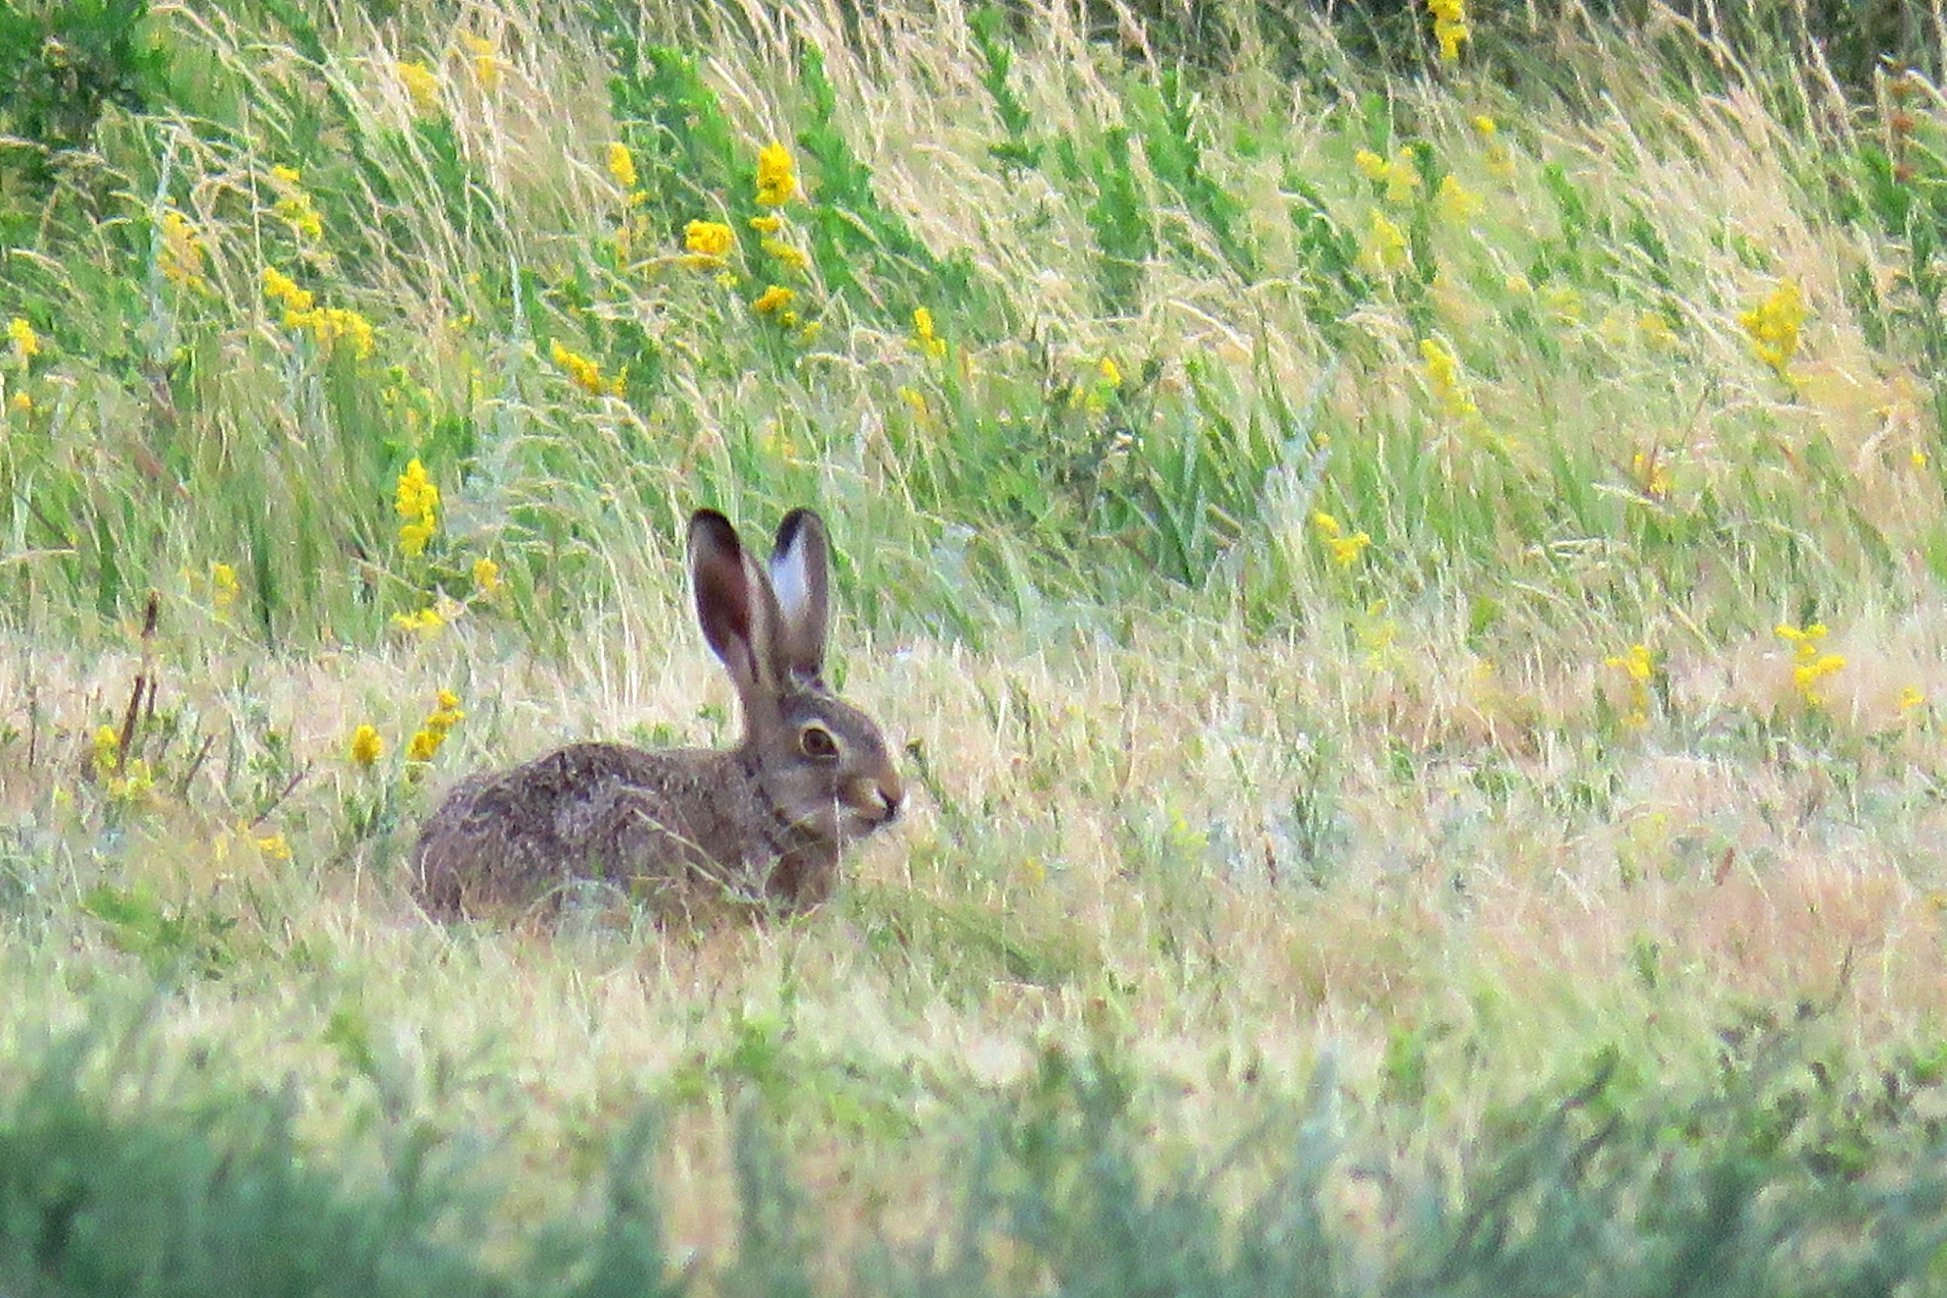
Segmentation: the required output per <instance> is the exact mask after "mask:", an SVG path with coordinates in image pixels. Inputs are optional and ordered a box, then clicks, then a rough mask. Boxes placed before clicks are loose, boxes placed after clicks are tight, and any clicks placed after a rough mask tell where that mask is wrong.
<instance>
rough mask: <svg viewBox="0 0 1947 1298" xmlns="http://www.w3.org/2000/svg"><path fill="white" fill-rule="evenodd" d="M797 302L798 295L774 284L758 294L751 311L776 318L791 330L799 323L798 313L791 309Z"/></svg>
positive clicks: (780, 285) (751, 305)
mask: <svg viewBox="0 0 1947 1298" xmlns="http://www.w3.org/2000/svg"><path fill="white" fill-rule="evenodd" d="M797 300H798V295H797V294H796V293H794V292H792V291H791V290H790V289H788V288H785V287H784V286H783V285H782V284H773V285H771V286H770V287H769V288H767V289H765V290H764V291H763V292H762V293H760V294H758V296H757V300H756V301H754V302H752V303H751V304H750V309H751V310H753V311H755V312H756V313H757V314H758V315H764V316H771V317H773V318H775V319H776V320H777V322H778V323H779V324H781V325H783V326H784V327H785V328H786V329H789V328H791V327H792V326H793V325H795V324H797V323H798V313H797V312H796V311H793V310H792V309H791V304H792V303H793V302H795V301H797Z"/></svg>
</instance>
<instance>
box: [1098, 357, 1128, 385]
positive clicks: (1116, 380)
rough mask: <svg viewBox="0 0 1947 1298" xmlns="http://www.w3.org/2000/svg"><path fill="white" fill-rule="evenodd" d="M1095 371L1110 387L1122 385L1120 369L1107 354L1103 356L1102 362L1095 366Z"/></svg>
mask: <svg viewBox="0 0 1947 1298" xmlns="http://www.w3.org/2000/svg"><path fill="white" fill-rule="evenodd" d="M1095 372H1096V373H1097V374H1100V375H1101V376H1102V381H1103V382H1104V383H1106V384H1108V385H1109V386H1110V387H1112V388H1119V387H1121V386H1122V371H1121V369H1119V368H1118V367H1117V366H1116V363H1115V362H1114V361H1112V360H1110V359H1109V358H1108V357H1107V356H1104V357H1103V358H1102V363H1101V364H1099V365H1097V366H1096V367H1095Z"/></svg>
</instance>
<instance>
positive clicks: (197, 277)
mask: <svg viewBox="0 0 1947 1298" xmlns="http://www.w3.org/2000/svg"><path fill="white" fill-rule="evenodd" d="M158 260H159V262H160V264H161V267H162V277H163V278H164V279H166V280H168V281H169V282H170V283H171V284H181V285H184V286H185V287H188V288H201V287H203V283H204V281H203V239H202V236H201V235H199V234H198V233H197V232H196V227H195V226H194V225H192V224H191V223H190V221H189V218H188V217H186V216H184V215H183V214H182V213H181V212H178V211H177V210H176V209H175V208H173V207H172V208H170V209H169V210H168V211H166V212H164V213H163V214H162V255H161V257H160V258H159V259H158Z"/></svg>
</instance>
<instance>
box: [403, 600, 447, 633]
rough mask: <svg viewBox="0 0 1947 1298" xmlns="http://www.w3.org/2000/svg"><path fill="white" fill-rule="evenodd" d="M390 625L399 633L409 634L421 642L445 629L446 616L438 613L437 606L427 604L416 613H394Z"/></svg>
mask: <svg viewBox="0 0 1947 1298" xmlns="http://www.w3.org/2000/svg"><path fill="white" fill-rule="evenodd" d="M392 625H393V626H395V627H397V628H398V629H399V630H401V631H408V632H411V633H413V634H415V635H417V636H419V638H420V639H422V640H431V639H432V638H433V637H435V636H437V635H438V634H439V633H440V631H441V630H443V629H444V628H445V626H446V614H444V613H442V612H440V611H439V609H438V607H437V606H435V605H431V604H429V605H427V606H426V607H425V608H422V609H420V610H418V611H417V612H413V613H394V614H393V615H392Z"/></svg>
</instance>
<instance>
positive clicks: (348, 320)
mask: <svg viewBox="0 0 1947 1298" xmlns="http://www.w3.org/2000/svg"><path fill="white" fill-rule="evenodd" d="M307 296H308V295H307ZM284 327H285V328H287V329H297V330H301V331H303V332H305V333H308V334H310V335H311V338H312V340H313V341H315V342H316V343H317V344H318V346H320V347H325V348H336V347H337V346H338V344H339V343H341V342H345V343H349V344H350V346H351V349H352V355H354V356H356V357H358V358H359V359H360V360H364V359H365V358H366V357H368V356H370V355H371V354H372V350H373V347H374V343H373V333H372V322H371V321H369V320H367V319H366V318H365V317H364V316H362V315H360V314H359V313H358V312H356V311H352V310H348V309H346V308H344V307H335V306H323V307H315V308H313V309H312V310H309V311H286V312H285V313H284Z"/></svg>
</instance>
